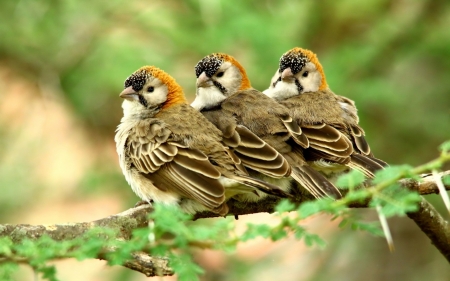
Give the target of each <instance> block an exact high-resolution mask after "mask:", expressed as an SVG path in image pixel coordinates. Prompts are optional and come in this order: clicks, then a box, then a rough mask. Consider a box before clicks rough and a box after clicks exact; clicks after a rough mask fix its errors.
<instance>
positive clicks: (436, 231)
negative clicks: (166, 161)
mask: <svg viewBox="0 0 450 281" xmlns="http://www.w3.org/2000/svg"><path fill="white" fill-rule="evenodd" d="M449 174H450V171H447V172H444V173H442V176H444V175H449ZM400 183H401V184H402V185H403V186H404V187H406V188H409V189H411V190H415V191H417V192H419V194H421V195H426V194H432V193H438V192H439V190H438V187H437V186H436V184H435V182H434V181H433V180H431V177H425V178H424V179H423V181H421V182H417V181H415V180H411V179H404V180H401V181H400ZM445 188H446V189H447V190H450V186H449V185H446V186H445ZM293 195H294V198H293V199H292V201H293V202H294V203H298V204H299V203H301V202H304V201H308V200H312V199H313V198H312V197H310V196H309V195H305V194H301V193H296V194H293ZM278 202H279V199H278V198H274V197H267V198H265V199H264V200H263V201H260V202H258V203H249V202H246V203H243V202H239V201H236V200H233V199H231V200H229V201H228V206H229V209H230V214H233V215H235V216H236V217H237V216H239V215H246V214H253V213H263V212H267V213H272V212H273V211H274V208H275V206H276V205H277V203H278ZM351 207H367V204H357V205H352V206H351ZM151 211H152V207H151V206H150V205H141V206H138V207H135V208H131V209H129V210H126V211H124V212H122V213H119V214H117V215H113V216H109V217H107V218H103V219H99V220H96V221H92V222H81V223H73V224H56V225H29V224H18V225H10V224H4V225H0V237H2V236H9V237H10V238H11V240H12V241H13V242H15V243H19V242H20V241H21V240H23V239H24V238H28V239H37V238H39V237H41V236H42V235H44V234H46V235H48V236H50V237H51V238H52V239H54V240H58V241H61V240H70V239H73V238H75V237H79V236H81V235H82V234H84V233H85V232H86V231H88V230H89V229H92V228H94V227H104V228H109V229H113V230H116V231H117V239H127V240H128V239H130V238H131V234H132V231H133V230H134V229H136V228H141V227H146V226H147V225H148V223H149V220H148V218H147V215H148V213H149V212H151ZM217 216H218V215H217V214H215V213H212V212H200V213H197V214H195V216H194V219H200V218H212V217H217ZM408 217H410V218H411V219H412V220H414V222H415V223H416V224H417V225H418V226H419V227H420V229H421V230H422V231H423V232H424V233H425V234H426V235H427V236H428V237H429V238H430V240H431V242H432V243H433V245H434V246H435V247H436V248H438V250H439V251H440V252H441V253H442V254H443V255H444V256H445V257H446V259H447V260H448V261H450V228H449V225H448V222H446V221H445V220H444V219H443V218H442V217H441V216H440V214H439V213H438V212H437V211H436V210H435V209H434V208H433V206H431V205H430V204H429V203H428V202H427V201H426V200H425V199H422V201H421V202H420V205H419V210H418V211H417V212H414V213H408ZM132 257H133V259H132V260H129V261H126V262H125V263H124V264H123V266H125V267H127V268H129V269H132V270H136V271H138V272H141V273H143V274H145V275H146V276H156V275H173V271H172V269H170V268H169V267H168V260H167V259H166V258H157V257H151V256H149V255H148V254H147V253H145V252H135V253H133V254H132ZM98 258H99V259H106V255H105V254H100V255H99V256H98Z"/></svg>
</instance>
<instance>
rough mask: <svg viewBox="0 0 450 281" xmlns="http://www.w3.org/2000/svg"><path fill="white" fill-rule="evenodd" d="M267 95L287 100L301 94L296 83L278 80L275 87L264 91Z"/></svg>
mask: <svg viewBox="0 0 450 281" xmlns="http://www.w3.org/2000/svg"><path fill="white" fill-rule="evenodd" d="M263 93H264V94H265V95H266V96H268V97H270V98H273V99H276V100H285V99H288V98H290V97H293V96H296V95H298V94H300V93H299V92H298V89H297V85H295V83H288V82H284V81H278V82H277V84H276V85H275V88H269V89H267V90H265V91H264V92H263Z"/></svg>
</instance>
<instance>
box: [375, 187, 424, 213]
mask: <svg viewBox="0 0 450 281" xmlns="http://www.w3.org/2000/svg"><path fill="white" fill-rule="evenodd" d="M420 200H421V198H420V195H419V194H418V193H417V192H415V191H410V190H408V189H406V188H403V187H401V186H400V185H399V184H392V185H390V186H389V187H387V188H386V189H384V190H383V191H382V192H380V193H379V194H375V195H374V197H373V198H372V200H371V202H370V204H369V205H370V206H371V207H376V206H377V205H379V206H381V212H382V213H383V214H384V215H385V216H386V217H392V216H395V215H399V216H404V215H405V214H406V213H407V212H414V211H416V210H417V208H418V204H419V202H420Z"/></svg>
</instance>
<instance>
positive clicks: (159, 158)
mask: <svg viewBox="0 0 450 281" xmlns="http://www.w3.org/2000/svg"><path fill="white" fill-rule="evenodd" d="M124 88H125V89H124V90H123V91H122V93H121V94H120V97H121V98H123V99H124V101H123V104H122V108H123V113H124V116H123V118H122V119H121V123H120V124H119V126H118V127H117V130H116V136H115V142H116V147H117V153H118V155H119V162H120V167H121V169H122V172H123V174H124V175H125V178H126V180H127V182H128V183H129V184H130V185H131V188H132V189H133V191H134V192H135V193H136V194H137V195H138V196H139V197H140V198H141V199H143V200H144V201H147V202H148V203H151V202H159V203H163V204H168V205H170V204H179V206H180V207H181V208H182V209H183V210H184V211H185V212H187V213H190V214H193V213H195V212H197V211H204V210H211V211H213V212H215V213H217V214H220V215H222V216H223V215H226V214H227V213H228V206H227V204H226V200H227V199H228V198H229V197H231V196H233V195H235V193H240V192H243V193H246V192H250V193H252V192H254V190H255V188H257V189H259V190H263V191H264V192H268V193H270V194H273V195H279V196H283V195H286V194H285V193H284V192H283V191H281V190H280V189H279V188H278V187H276V186H273V185H270V184H268V183H265V182H263V181H261V180H258V179H254V178H251V177H249V176H248V174H247V171H246V169H245V167H244V166H243V165H242V164H241V163H240V160H239V158H237V157H236V155H234V154H233V153H232V151H231V150H230V149H229V148H228V147H226V146H225V145H224V144H223V142H222V132H221V131H220V130H218V129H217V128H216V127H215V126H214V125H213V124H211V123H210V122H209V121H208V120H207V119H206V118H205V117H204V116H203V115H202V114H200V113H199V112H198V111H197V110H195V109H194V108H192V107H191V106H190V105H189V104H187V102H186V99H185V96H184V93H183V90H182V88H181V87H180V85H178V84H177V82H176V81H175V79H174V78H172V77H171V76H170V75H168V74H167V73H166V72H164V71H162V70H160V69H158V68H156V67H154V66H144V67H142V68H140V69H138V70H137V71H135V72H134V73H133V74H132V75H131V76H129V77H128V78H127V79H126V80H125V87H124ZM230 182H231V183H233V184H234V185H236V186H238V188H237V189H233V187H232V185H231V184H230ZM224 183H225V184H227V186H224ZM241 186H245V189H243V188H242V187H241Z"/></svg>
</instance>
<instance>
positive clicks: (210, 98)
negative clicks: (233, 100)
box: [191, 53, 251, 110]
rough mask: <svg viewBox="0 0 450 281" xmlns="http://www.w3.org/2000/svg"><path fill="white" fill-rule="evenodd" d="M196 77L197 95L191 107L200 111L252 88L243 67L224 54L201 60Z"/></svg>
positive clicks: (212, 55) (196, 67)
mask: <svg viewBox="0 0 450 281" xmlns="http://www.w3.org/2000/svg"><path fill="white" fill-rule="evenodd" d="M195 75H196V76H197V93H196V98H195V100H194V102H193V103H192V104H191V105H192V106H193V107H194V108H196V109H198V110H201V109H203V108H211V107H215V106H217V105H219V104H220V103H221V102H222V101H223V100H225V99H226V98H227V97H229V96H231V95H233V94H235V93H236V92H237V91H240V90H247V89H250V88H251V84H250V80H249V79H248V77H247V73H246V72H245V69H244V68H243V67H242V65H241V64H240V63H239V62H238V61H237V60H236V59H235V58H233V57H232V56H230V55H227V54H223V53H213V54H211V55H208V56H206V57H204V58H203V59H202V60H200V61H199V62H198V63H197V65H196V66H195Z"/></svg>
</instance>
